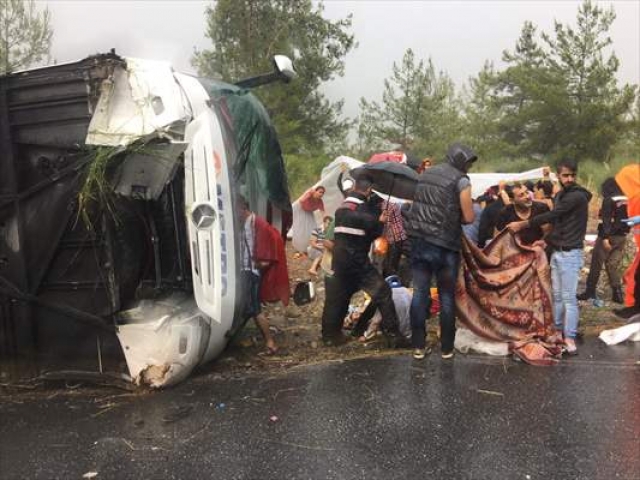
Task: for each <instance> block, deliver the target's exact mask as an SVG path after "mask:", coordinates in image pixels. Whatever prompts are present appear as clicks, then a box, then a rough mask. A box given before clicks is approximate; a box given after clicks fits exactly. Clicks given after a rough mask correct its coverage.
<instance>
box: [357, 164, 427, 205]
mask: <svg viewBox="0 0 640 480" xmlns="http://www.w3.org/2000/svg"><path fill="white" fill-rule="evenodd" d="M350 173H351V176H352V177H353V178H355V179H357V178H358V177H359V176H361V175H365V174H366V175H367V176H368V177H370V178H371V180H372V181H373V189H374V190H376V191H377V192H380V193H384V194H387V195H390V196H393V197H397V198H403V199H405V200H413V195H414V194H415V191H416V184H417V183H418V174H417V173H416V172H415V171H414V170H412V169H411V168H409V167H407V166H406V165H404V164H402V163H397V162H379V163H367V164H365V165H363V166H361V167H358V168H354V169H353V170H351V172H350Z"/></svg>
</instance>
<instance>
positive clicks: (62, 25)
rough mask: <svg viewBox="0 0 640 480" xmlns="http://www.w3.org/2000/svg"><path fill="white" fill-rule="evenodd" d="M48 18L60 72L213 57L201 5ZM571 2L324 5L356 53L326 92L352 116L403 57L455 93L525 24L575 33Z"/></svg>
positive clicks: (626, 59)
mask: <svg viewBox="0 0 640 480" xmlns="http://www.w3.org/2000/svg"><path fill="white" fill-rule="evenodd" d="M38 3H39V5H40V6H45V5H46V6H48V8H49V10H50V11H51V14H52V17H53V28H54V38H53V51H52V54H53V55H52V56H53V58H55V60H56V61H57V62H58V63H61V62H65V61H71V60H77V59H80V58H83V57H85V56H87V55H89V54H92V53H97V52H106V51H108V50H109V49H110V48H116V51H117V53H119V54H120V55H123V56H132V57H140V58H150V59H157V60H167V61H169V62H171V63H172V64H173V66H174V68H175V69H177V70H181V71H186V72H193V69H192V67H191V64H190V58H191V56H192V54H193V50H194V48H199V49H204V48H208V47H210V45H211V43H210V41H209V40H208V39H207V38H205V28H206V23H205V17H204V10H205V8H206V6H207V5H210V4H211V3H212V2H210V1H202V0H180V1H175V0H155V1H152V0H138V1H131V0H108V1H101V0H50V1H46V2H45V1H42V2H38ZM580 3H581V2H580V1H576V0H494V1H483V0H470V1H442V0H422V1H391V0H378V1H373V0H358V1H344V0H329V1H325V2H324V5H325V17H327V18H330V19H333V20H337V19H339V18H344V17H346V16H347V15H348V14H350V13H351V14H353V28H352V31H353V33H354V34H355V38H356V40H357V41H358V44H359V45H358V48H356V49H355V50H354V51H352V52H351V53H349V55H348V56H347V57H346V59H345V63H346V70H345V76H344V77H342V78H339V79H337V80H335V81H334V82H332V83H330V84H328V85H326V86H325V87H324V89H325V92H326V93H327V94H328V96H329V97H330V98H331V99H332V100H340V99H345V114H346V115H347V116H350V117H354V116H356V115H357V114H358V99H359V98H360V97H361V96H364V97H365V98H367V99H375V100H377V99H379V98H380V97H381V94H382V89H383V80H384V79H385V78H386V77H388V76H389V75H390V74H391V67H392V64H393V62H394V61H395V62H400V60H401V59H402V55H403V53H404V52H405V50H406V49H407V48H412V49H413V50H414V52H415V53H416V56H417V57H418V58H425V59H426V58H428V57H431V58H432V59H433V61H434V63H435V66H436V68H437V69H439V70H445V71H447V72H448V73H449V75H451V77H452V78H453V79H454V81H455V82H456V85H457V86H458V87H460V86H461V85H462V84H463V83H465V82H466V81H467V80H468V78H469V77H470V76H472V75H475V74H476V73H477V72H478V71H479V70H480V69H481V68H482V65H483V63H484V62H485V60H493V61H494V62H495V63H496V65H498V66H499V65H500V57H501V55H502V51H503V50H505V49H513V46H514V45H515V42H516V40H517V38H518V36H519V34H520V30H521V28H522V24H523V23H524V21H525V20H531V21H532V22H533V23H534V24H535V25H537V26H538V29H539V31H540V30H542V31H546V32H552V30H553V22H554V20H558V21H560V22H562V23H568V24H574V22H575V18H576V14H577V10H578V7H579V5H580ZM598 3H599V4H601V5H605V6H607V5H612V6H613V7H614V9H615V11H616V13H617V19H616V21H615V22H614V24H613V27H612V29H611V37H612V38H613V48H614V50H615V52H616V54H617V55H618V57H619V59H620V60H621V68H620V72H619V77H620V80H621V81H623V82H629V83H635V84H639V83H640V0H623V1H612V2H611V1H609V2H598Z"/></svg>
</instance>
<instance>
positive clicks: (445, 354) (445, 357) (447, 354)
mask: <svg viewBox="0 0 640 480" xmlns="http://www.w3.org/2000/svg"><path fill="white" fill-rule="evenodd" d="M453 352H454V351H453V350H451V351H449V352H442V359H443V360H449V359H450V358H453Z"/></svg>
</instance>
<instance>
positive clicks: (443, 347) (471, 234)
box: [245, 144, 629, 359]
mask: <svg viewBox="0 0 640 480" xmlns="http://www.w3.org/2000/svg"><path fill="white" fill-rule="evenodd" d="M476 161H477V156H476V154H475V153H474V151H473V150H472V149H471V148H469V147H467V146H465V145H461V144H453V145H452V146H450V147H449V149H448V151H447V153H446V155H445V158H444V161H442V162H440V163H438V164H436V165H431V162H429V164H428V165H423V166H424V168H423V171H422V173H420V174H419V176H418V182H417V186H416V190H415V194H414V197H413V199H412V200H410V201H406V202H401V203H395V202H393V201H389V199H388V198H387V199H383V198H381V197H380V196H378V195H377V194H376V193H374V191H373V190H374V186H375V185H374V179H373V178H372V177H371V176H370V175H368V174H367V173H362V174H360V175H358V176H357V177H356V178H354V179H353V180H352V181H351V183H350V184H349V186H348V187H347V188H344V189H342V188H341V190H342V193H343V196H344V200H343V202H342V204H341V205H340V206H339V207H338V208H337V210H336V211H335V215H334V217H331V216H327V215H325V214H324V204H323V202H322V197H323V195H324V193H325V189H324V187H317V188H312V189H310V190H309V191H308V192H306V193H305V195H303V197H302V198H303V201H300V202H297V207H294V237H293V238H294V247H295V249H296V250H297V251H298V252H300V253H299V255H302V254H306V255H307V256H308V258H309V259H310V261H311V262H312V264H311V266H310V268H309V273H310V274H311V275H312V276H316V275H318V273H319V271H320V269H321V270H322V271H323V274H324V282H325V303H324V308H323V313H322V320H321V325H322V340H323V342H324V344H325V345H328V346H337V345H341V344H344V343H346V342H349V341H351V340H352V339H353V338H354V337H355V338H359V339H360V340H361V341H366V340H368V339H370V338H371V337H372V336H374V334H375V332H376V330H379V332H381V333H382V334H383V335H384V336H385V337H386V339H387V340H388V343H389V345H390V346H391V347H397V348H411V349H412V350H413V357H414V358H415V359H423V358H424V357H425V356H426V355H428V354H429V353H430V350H431V348H430V346H429V345H428V344H427V341H426V339H427V335H426V330H427V329H426V325H427V320H428V318H429V317H430V312H431V311H432V306H433V302H434V300H435V298H434V295H433V293H434V291H433V290H434V289H433V288H432V284H435V287H436V292H437V303H438V310H439V320H440V321H439V331H440V353H441V356H442V358H443V359H450V358H452V357H453V356H454V342H455V338H456V282H458V279H459V272H460V268H461V249H462V247H463V243H465V242H466V243H465V245H473V247H469V248H478V249H485V250H486V249H487V247H488V246H489V245H491V243H492V242H493V241H494V239H495V238H496V236H497V235H498V234H499V233H500V232H502V231H504V230H507V231H509V232H511V234H513V235H514V236H515V238H516V239H517V243H518V245H521V246H523V247H524V248H528V249H540V250H541V251H542V250H544V252H545V253H546V259H547V261H548V266H549V267H550V278H551V292H552V302H551V304H550V305H549V306H548V308H549V309H550V310H552V312H551V313H552V318H553V323H554V325H553V326H554V328H555V331H556V332H558V334H559V335H560V338H561V342H562V349H563V352H564V353H566V354H569V355H574V354H576V353H577V349H578V347H577V345H576V337H577V336H578V325H579V320H580V313H579V303H578V301H579V300H590V299H594V298H595V297H596V287H597V284H598V280H599V277H600V271H601V270H602V268H603V266H604V268H605V269H606V271H607V275H608V279H609V285H610V288H611V298H612V301H614V302H617V303H623V300H624V298H623V297H624V295H623V291H622V283H621V275H620V268H621V262H622V258H623V255H622V254H623V252H624V246H625V241H626V236H627V234H628V232H629V226H628V225H627V224H626V223H625V220H626V219H627V216H628V215H627V211H626V203H625V197H624V196H623V195H622V191H621V190H620V187H619V186H618V185H617V184H616V181H615V179H613V178H609V179H607V180H606V181H605V182H604V183H603V185H602V187H601V192H600V193H601V196H602V207H601V209H600V223H599V226H598V236H597V240H596V242H595V248H594V250H593V254H592V260H591V268H590V270H589V276H588V278H587V282H586V289H585V291H584V292H581V293H578V291H577V290H578V284H579V279H580V273H581V270H582V267H583V262H584V250H583V248H584V241H585V234H586V232H587V223H588V218H589V202H590V201H591V199H592V194H591V193H590V192H589V191H588V190H587V189H585V188H584V187H582V186H580V185H579V184H578V183H577V182H576V177H577V173H578V166H577V163H576V162H575V161H572V160H562V161H560V162H559V163H558V164H557V166H556V178H557V181H552V179H551V177H552V176H551V172H550V169H548V168H545V169H543V178H541V179H539V180H538V181H537V182H533V181H527V182H512V183H510V184H507V183H505V182H502V183H500V184H498V185H495V186H494V187H491V188H489V189H488V190H487V191H486V192H484V194H482V195H480V196H477V197H476V198H473V196H472V188H471V181H470V179H469V176H468V174H467V173H468V171H469V169H470V168H471V167H472V166H473V165H474V163H475V162H476ZM296 209H297V210H296ZM316 210H319V211H320V213H321V215H322V224H321V226H319V227H318V226H317V224H316V220H315V218H316V217H315V215H314V211H316ZM296 214H297V215H298V216H303V217H304V222H302V223H300V222H299V221H298V222H295V217H296ZM302 224H303V227H301V228H298V231H297V232H296V227H298V226H299V225H302ZM303 237H304V241H303ZM245 263H246V265H248V267H247V268H248V269H252V270H253V272H254V274H255V271H256V269H255V268H254V266H252V265H251V264H250V262H245ZM407 266H408V268H403V267H407ZM258 267H259V265H258ZM409 286H410V287H412V294H411V292H410V291H409V290H408V289H407V288H406V287H409ZM254 288H255V287H254ZM359 291H364V292H365V294H366V297H367V299H368V301H367V303H366V305H365V308H363V309H362V310H360V311H357V310H356V311H353V308H351V309H350V304H351V299H352V296H353V295H354V294H355V293H356V292H359ZM407 299H409V300H407ZM252 303H253V305H254V307H255V306H256V304H255V300H252ZM254 310H255V308H254ZM254 316H255V315H254ZM256 320H257V322H258V325H259V326H260V327H261V331H262V332H263V333H264V335H265V341H266V342H267V346H268V348H269V349H270V350H273V351H275V348H276V347H275V344H274V343H273V339H272V338H271V337H270V334H269V332H268V325H267V327H266V328H265V326H264V320H263V319H262V318H261V317H259V316H258V317H256ZM349 332H350V333H351V335H349Z"/></svg>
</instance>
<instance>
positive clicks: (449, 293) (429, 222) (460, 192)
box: [405, 143, 477, 360]
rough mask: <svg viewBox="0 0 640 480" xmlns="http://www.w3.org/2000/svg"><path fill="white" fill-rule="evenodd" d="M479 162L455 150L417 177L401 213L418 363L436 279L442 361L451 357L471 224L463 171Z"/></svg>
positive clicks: (467, 184)
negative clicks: (408, 243)
mask: <svg viewBox="0 0 640 480" xmlns="http://www.w3.org/2000/svg"><path fill="white" fill-rule="evenodd" d="M476 160H477V156H476V154H475V153H474V152H473V151H472V150H471V149H470V148H469V147H467V146H465V145H460V144H457V143H456V144H453V145H451V146H450V147H449V149H448V151H447V155H446V158H445V161H444V162H443V163H440V164H439V165H436V166H435V167H431V168H428V169H426V170H425V171H424V172H423V173H421V174H420V177H419V179H418V185H417V187H416V193H415V196H414V199H413V204H412V205H411V208H410V209H409V210H408V211H406V212H405V220H406V221H405V228H406V230H407V234H408V236H409V237H410V238H411V267H412V271H413V286H414V291H413V300H412V302H411V331H412V335H411V343H412V347H413V349H414V351H413V357H414V358H415V359H418V360H420V359H422V358H424V357H425V355H426V354H427V353H428V350H427V349H426V348H425V346H426V342H425V334H426V329H425V322H426V319H427V315H428V309H429V300H430V294H429V289H430V287H431V279H432V277H433V276H435V277H436V284H437V286H438V296H439V299H440V329H441V350H442V358H444V359H449V358H452V357H453V343H454V340H455V335H456V325H455V287H456V280H457V277H458V268H459V265H460V248H461V246H462V224H463V223H464V224H469V223H472V222H473V220H474V212H473V202H472V199H471V183H470V181H469V177H468V176H467V171H468V170H469V168H470V167H471V165H472V164H473V162H475V161H476Z"/></svg>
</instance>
